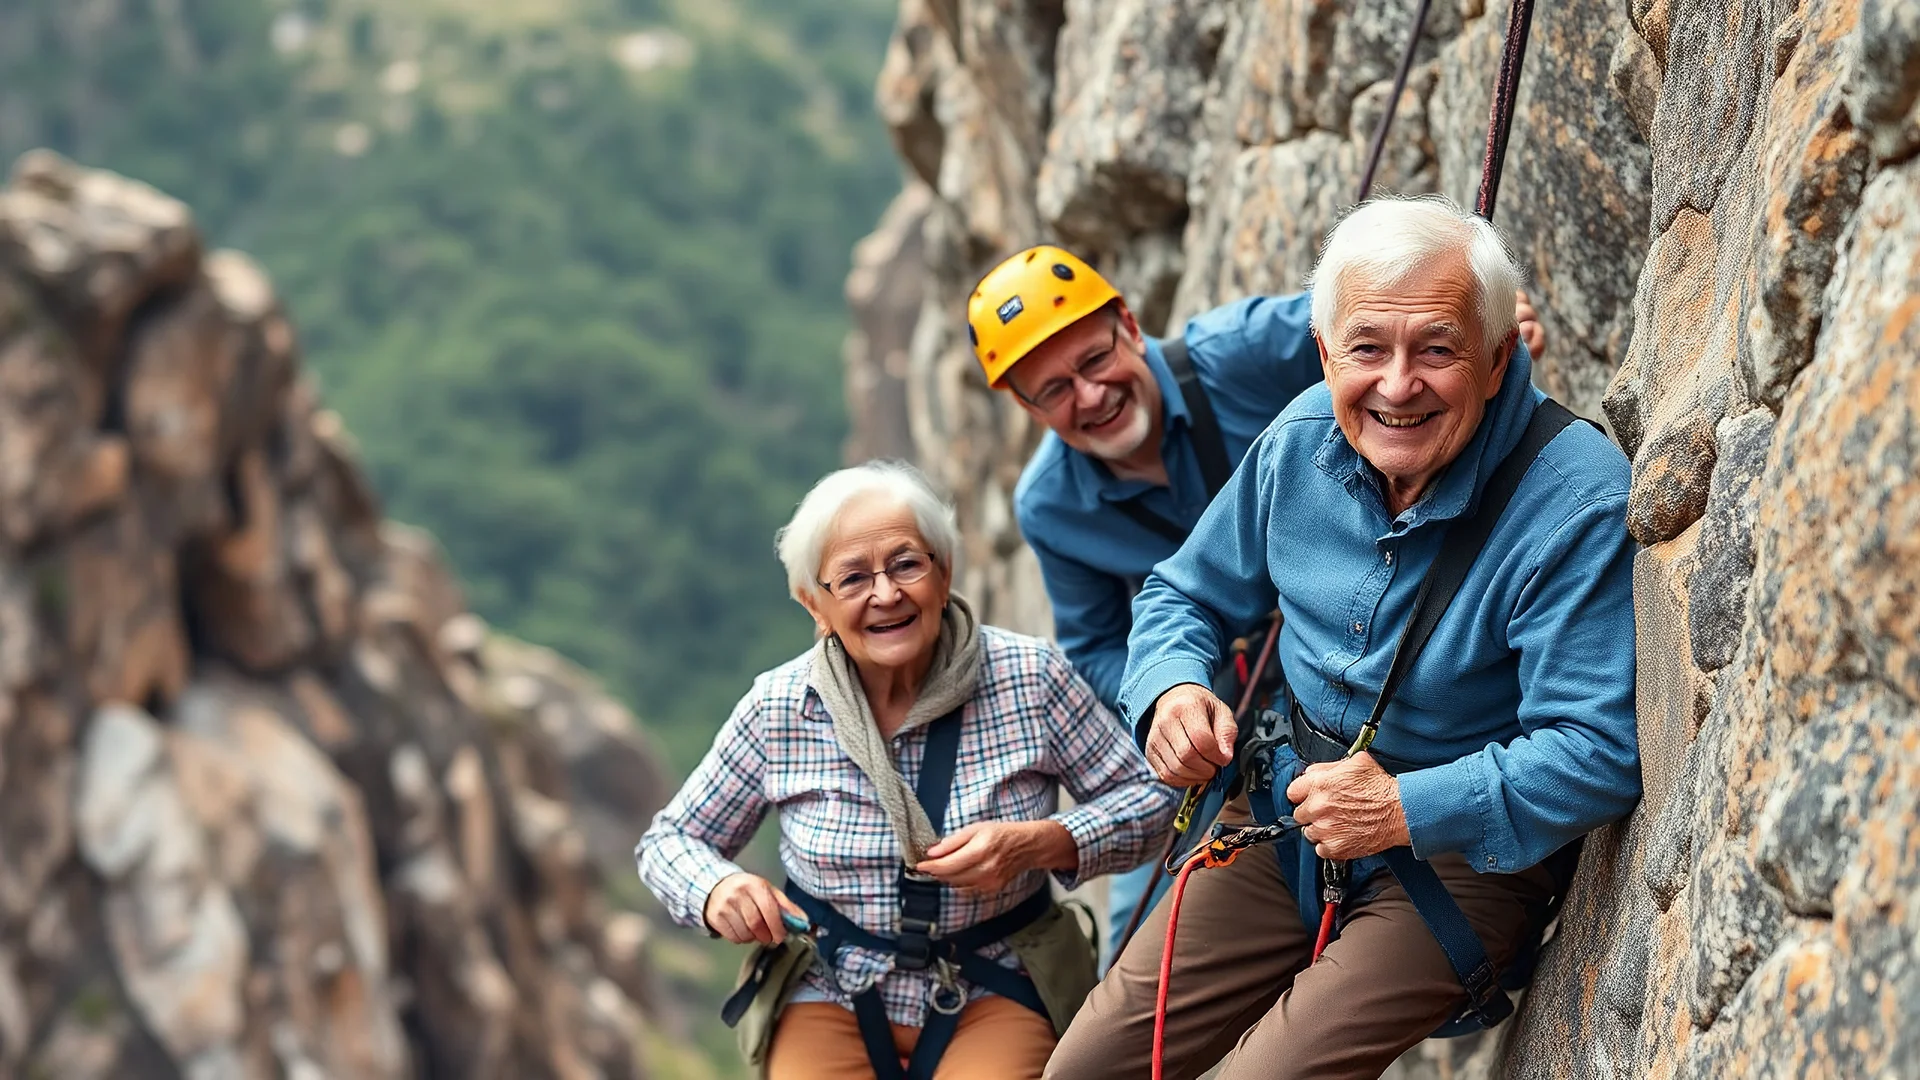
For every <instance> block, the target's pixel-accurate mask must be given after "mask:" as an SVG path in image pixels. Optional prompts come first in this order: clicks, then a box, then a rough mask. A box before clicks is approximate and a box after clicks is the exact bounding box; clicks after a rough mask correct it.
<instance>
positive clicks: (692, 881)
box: [683, 857, 745, 937]
mask: <svg viewBox="0 0 1920 1080" xmlns="http://www.w3.org/2000/svg"><path fill="white" fill-rule="evenodd" d="M744 872H745V871H744V870H743V869H742V868H741V867H739V866H737V865H735V864H734V863H731V862H728V861H727V860H726V859H721V858H717V857H716V858H714V859H712V860H707V859H702V860H700V865H699V866H696V867H694V868H692V869H691V870H690V871H688V873H687V882H688V889H687V892H686V895H687V898H688V899H690V900H692V901H693V907H692V908H690V909H688V911H687V918H686V919H685V920H683V921H684V922H686V924H687V925H688V926H691V927H693V928H695V929H697V930H702V931H705V933H706V935H707V936H708V937H719V936H720V935H719V934H718V933H716V932H715V931H714V929H713V927H711V926H708V925H707V900H708V898H709V897H711V896H712V895H713V890H714V889H715V888H717V887H718V886H719V884H720V883H721V882H722V881H725V880H726V879H727V878H730V877H732V876H733V875H735V874H739V873H744Z"/></svg>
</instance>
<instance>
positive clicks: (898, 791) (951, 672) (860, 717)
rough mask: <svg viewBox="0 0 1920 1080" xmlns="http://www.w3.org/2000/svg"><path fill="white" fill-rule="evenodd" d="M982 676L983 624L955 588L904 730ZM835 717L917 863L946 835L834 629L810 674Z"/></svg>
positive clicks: (939, 711) (966, 692) (843, 745)
mask: <svg viewBox="0 0 1920 1080" xmlns="http://www.w3.org/2000/svg"><path fill="white" fill-rule="evenodd" d="M979 682H980V627H979V624H978V623H976V622H975V621H974V617H973V608H972V607H971V606H970V605H969V604H968V603H967V602H966V600H964V599H962V598H961V596H960V594H959V593H949V594H948V597H947V608H946V610H945V611H944V612H942V613H941V616H940V638H939V640H938V641H936V642H935V643H934V646H933V664H932V666H930V667H928V668H927V678H926V681H925V682H924V683H922V684H921V686H920V695H919V697H917V698H916V699H914V702H913V706H912V707H911V708H909V709H908V710H907V719H906V722H905V723H903V724H901V725H900V730H901V731H902V732H906V731H912V730H913V729H914V728H917V727H921V726H923V725H926V724H930V723H932V722H933V721H935V720H938V719H939V718H940V717H942V716H945V715H946V714H947V713H949V712H952V711H953V709H954V708H955V707H957V706H959V705H961V704H963V703H965V702H966V700H967V699H968V698H970V697H972V696H973V690H974V687H975V686H977V685H978V684H979ZM808 684H809V685H811V686H812V687H813V689H814V691H815V692H816V693H818V694H819V695H820V701H821V703H822V704H824V705H826V707H827V714H828V715H829V716H831V717H833V737H834V738H835V739H836V740H838V741H839V743H840V749H842V750H844V751H846V754H847V756H848V757H850V758H852V759H853V763H854V764H855V765H858V766H860V771H861V772H863V773H865V774H867V779H868V780H871V781H873V786H874V787H875V788H876V789H878V791H879V793H880V806H881V809H883V810H885V811H886V814H887V820H888V821H889V822H891V823H892V824H893V834H894V836H895V837H897V838H898V839H899V841H900V852H901V857H902V858H903V859H905V860H906V863H907V865H909V866H912V865H913V864H915V863H918V862H919V861H920V860H921V859H923V858H925V857H926V851H927V849H928V848H929V847H932V846H933V845H934V844H935V843H937V842H938V841H939V839H940V837H939V836H938V834H936V833H935V832H934V831H933V823H932V822H930V821H928V820H927V812H926V811H925V810H923V809H921V807H920V800H919V799H918V798H917V797H915V795H914V793H913V788H911V787H909V786H908V785H907V781H906V779H905V778H904V777H902V776H901V775H900V769H899V768H898V767H897V766H896V765H895V764H894V762H893V749H892V747H891V746H889V745H888V742H887V740H886V739H885V738H884V737H882V736H881V734H880V728H879V725H877V724H876V723H875V722H874V719H873V707H872V706H871V705H869V704H868V703H867V692H866V690H865V689H864V688H863V687H862V686H861V685H860V673H859V672H858V671H856V670H855V669H854V666H853V659H852V657H849V656H848V655H847V648H846V646H845V645H844V644H842V643H841V641H840V638H839V637H838V635H834V634H829V635H827V636H826V637H823V638H821V639H820V640H819V641H818V642H816V643H815V644H814V647H813V671H812V675H811V677H810V678H809V680H808Z"/></svg>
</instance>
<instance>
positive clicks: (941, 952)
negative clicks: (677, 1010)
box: [721, 708, 1053, 1080]
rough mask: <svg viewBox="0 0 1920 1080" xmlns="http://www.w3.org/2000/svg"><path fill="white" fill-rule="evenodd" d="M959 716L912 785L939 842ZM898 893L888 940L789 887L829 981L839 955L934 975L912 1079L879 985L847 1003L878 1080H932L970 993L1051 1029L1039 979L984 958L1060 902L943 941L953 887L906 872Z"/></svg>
mask: <svg viewBox="0 0 1920 1080" xmlns="http://www.w3.org/2000/svg"><path fill="white" fill-rule="evenodd" d="M960 713H961V709H958V708H956V709H954V710H953V711H952V712H950V713H948V714H946V715H945V716H943V717H941V718H940V719H938V720H935V721H934V722H933V723H932V724H929V725H928V727H927V746H926V754H925V757H924V758H923V759H922V761H921V765H920V777H919V780H918V782H917V783H915V785H914V794H915V796H916V797H918V799H919V800H920V805H921V807H923V808H924V809H925V810H926V812H927V820H928V821H929V822H930V823H931V824H932V825H933V829H934V832H936V833H938V832H940V831H941V828H942V825H943V823H944V822H945V820H946V815H947V803H948V800H949V797H950V796H951V794H952V789H953V776H954V771H955V767H956V766H957V764H958V762H959V751H960ZM899 889H900V930H899V933H898V935H897V936H895V937H891V938H889V937H882V936H880V935H878V934H874V933H871V932H869V931H868V930H866V929H864V928H863V927H861V926H860V925H859V924H857V923H855V922H854V921H853V920H852V919H849V918H847V917H846V916H845V915H843V914H841V913H840V912H839V910H838V909H836V908H834V907H833V905H831V904H829V903H827V902H826V901H824V900H821V899H820V898H818V897H816V896H814V895H812V894H811V893H809V892H807V891H806V890H805V889H802V888H801V887H800V886H799V885H797V884H795V883H794V882H793V881H792V880H791V879H789V880H788V881H787V883H786V885H785V886H784V890H783V891H785V892H786V894H787V895H788V896H789V897H791V898H792V899H793V901H794V903H796V904H798V905H799V906H800V910H802V911H804V912H806V913H807V918H808V920H809V926H808V931H807V933H808V934H809V935H810V936H811V937H812V939H813V941H814V942H815V943H817V945H818V947H819V955H820V957H821V959H822V960H823V961H824V963H825V967H826V969H827V972H828V973H829V975H834V973H835V972H836V971H837V970H838V966H839V965H838V962H837V961H838V956H839V953H840V952H841V951H842V950H845V949H849V948H857V949H866V950H870V951H872V952H879V953H890V954H892V955H893V958H894V962H893V964H894V968H895V969H896V970H899V971H929V970H930V971H932V972H933V973H934V978H935V986H934V989H933V993H932V995H931V998H930V1000H929V1002H928V1015H927V1020H926V1023H925V1024H924V1025H923V1026H922V1027H921V1029H920V1039H919V1042H918V1043H916V1044H915V1046H914V1048H913V1054H912V1056H911V1057H910V1058H909V1059H908V1061H907V1065H906V1068H905V1069H902V1068H901V1065H900V1059H899V1057H898V1055H897V1054H896V1052H895V1049H894V1044H893V1030H892V1028H891V1026H890V1025H889V1023H888V1020H887V1010H886V1006H885V1005H884V1004H883V1003H882V1001H881V998H880V989H879V985H878V984H877V983H876V984H875V985H874V986H871V987H869V988H867V989H866V990H864V991H862V992H861V993H859V994H854V995H850V996H851V997H852V999H853V1013H854V1019H855V1021H856V1023H857V1024H858V1026H859V1029H860V1039H861V1041H862V1042H863V1043H864V1044H865V1045H866V1050H867V1058H868V1060H869V1061H870V1062H871V1063H872V1065H873V1069H874V1075H875V1076H876V1077H877V1078H878V1080H931V1077H932V1076H933V1072H934V1069H935V1067H936V1066H938V1064H939V1062H940V1057H941V1055H942V1054H944V1053H945V1052H946V1049H947V1045H948V1044H949V1043H951V1042H952V1041H953V1035H954V1032H955V1030H957V1029H958V1027H959V1024H960V1011H961V1010H962V1009H963V1008H965V1007H966V1004H967V991H966V988H965V985H963V984H972V985H974V986H978V987H980V988H982V989H984V990H986V991H988V992H989V993H994V994H998V995H1000V996H1001V997H1004V998H1007V999H1008V1000H1011V1001H1016V1002H1018V1003H1020V1004H1022V1005H1025V1006H1026V1007H1027V1008H1029V1009H1032V1010H1033V1011H1034V1012H1037V1013H1039V1014H1040V1015H1041V1016H1042V1017H1048V1019H1049V1020H1051V1017H1050V1016H1049V1014H1048V1012H1047V1007H1046V1004H1045V1002H1043V1001H1042V1000H1041V996H1040V991H1039V989H1038V988H1037V987H1036V986H1035V984H1034V981H1033V979H1031V978H1030V977H1028V976H1027V975H1026V974H1024V973H1022V972H1019V971H1015V970H1013V969H1011V968H1007V967H1003V966H1001V965H1000V964H999V963H997V962H995V961H993V960H991V959H989V958H987V957H986V956H983V955H981V953H980V952H979V950H981V949H983V948H986V947H987V946H989V945H992V944H993V943H995V942H998V941H1002V940H1005V939H1006V938H1008V937H1011V936H1013V935H1014V934H1017V933H1019V932H1020V931H1021V930H1023V929H1026V928H1027V927H1029V926H1031V925H1033V924H1034V923H1036V922H1037V921H1039V920H1040V919H1041V918H1043V917H1045V916H1046V915H1047V914H1048V912H1049V911H1051V910H1052V909H1053V897H1052V894H1051V892H1050V891H1049V890H1048V889H1047V887H1046V886H1044V885H1043V886H1041V887H1040V888H1039V889H1036V890H1035V891H1034V893H1033V894H1032V895H1031V896H1028V897H1027V898H1026V899H1024V900H1022V901H1020V902H1019V903H1018V904H1016V905H1014V906H1013V907H1012V908H1011V909H1010V910H1008V911H1005V912H1003V913H1001V914H999V915H996V916H994V917H992V918H990V919H986V920H984V921H982V922H978V923H975V924H974V925H972V926H968V927H962V928H960V929H958V930H954V931H952V932H947V933H943V932H942V930H941V926H940V907H941V896H942V894H943V893H944V892H945V890H946V886H944V885H942V884H941V883H940V882H939V881H937V880H935V879H934V878H931V877H928V876H926V875H924V874H920V873H917V872H915V871H914V870H913V869H911V868H910V867H907V866H905V865H903V866H902V867H901V870H900V878H899ZM754 976H758V978H756V977H749V978H748V979H747V980H746V982H745V983H743V985H742V986H741V987H740V989H738V990H736V991H735V992H734V995H733V997H732V998H729V999H728V1001H727V1003H726V1005H725V1006H723V1007H722V1010H721V1017H722V1019H724V1020H726V1021H727V1023H728V1024H729V1025H732V1024H734V1023H736V1022H737V1021H738V1020H739V1018H740V1017H741V1016H742V1015H744V1014H745V1012H746V1009H747V1005H748V1004H749V1003H750V1002H751V1001H752V999H753V998H754V997H755V996H756V995H757V994H758V993H759V991H760V987H761V983H762V981H763V980H764V973H761V972H758V971H756V972H755V973H754ZM836 977H837V976H836Z"/></svg>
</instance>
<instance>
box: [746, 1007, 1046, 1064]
mask: <svg viewBox="0 0 1920 1080" xmlns="http://www.w3.org/2000/svg"><path fill="white" fill-rule="evenodd" d="M919 1041H920V1029H919V1028H910V1027H902V1026H900V1025H899V1024H894V1025H893V1048H894V1049H895V1050H896V1051H898V1052H899V1054H900V1059H901V1062H902V1064H904V1063H905V1061H906V1058H907V1057H908V1055H910V1054H912V1053H913V1047H914V1044H915V1043H917V1042H919ZM1052 1052H1053V1024H1052V1023H1050V1022H1048V1020H1047V1019H1046V1018H1045V1017H1043V1016H1041V1015H1040V1014H1039V1013H1037V1012H1034V1011H1033V1010H1032V1009H1029V1008H1027V1007H1026V1006H1025V1005H1022V1004H1020V1003H1019V1002H1016V1001H1009V1000H1007V999H1006V998H1003V997H983V998H980V999H979V1000H977V1001H974V1002H973V1003H972V1004H970V1005H968V1006H967V1007H966V1008H965V1009H963V1010H961V1013H960V1026H959V1028H958V1030H956V1031H955V1032H954V1033H953V1041H952V1042H951V1043H948V1044H947V1052H946V1053H945V1054H944V1055H942V1056H941V1058H940V1064H939V1066H938V1067H937V1068H935V1069H934V1071H933V1075H934V1080H1039V1077H1040V1070H1041V1069H1042V1068H1044V1067H1045V1066H1046V1064H1047V1055H1048V1054H1051V1053H1052ZM872 1076H873V1063H872V1062H870V1061H868V1060H867V1047H866V1044H865V1043H863V1042H861V1041H860V1024H859V1022H858V1021H856V1020H855V1019H854V1018H853V1012H852V1011H851V1010H849V1009H843V1008H841V1007H840V1006H838V1005H834V1004H831V1003H829V1002H823V1001H809V1002H803V1003H801V1004H798V1005H789V1006H787V1007H786V1009H785V1010H784V1011H782V1012H781V1014H780V1025H779V1026H778V1027H776V1028H774V1030H773V1045H772V1046H770V1047H768V1048H767V1080H858V1078H860V1077H868V1078H871V1077H872Z"/></svg>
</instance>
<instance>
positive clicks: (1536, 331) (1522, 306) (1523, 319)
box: [1513, 289, 1547, 360]
mask: <svg viewBox="0 0 1920 1080" xmlns="http://www.w3.org/2000/svg"><path fill="white" fill-rule="evenodd" d="M1513 316H1514V318H1516V319H1518V320H1519V321H1520V340H1521V341H1524V342H1526V343H1527V352H1528V353H1530V354H1532V356H1533V358H1534V359H1535V360H1538V359H1540V357H1541V356H1543V355H1544V354H1545V353H1546V351H1547V330H1546V327H1543V326H1541V325H1540V313H1539V312H1537V311H1535V310H1533V302H1532V301H1531V300H1528V299H1527V290H1525V289H1520V290H1517V291H1516V293H1515V296H1514V303H1513Z"/></svg>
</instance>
